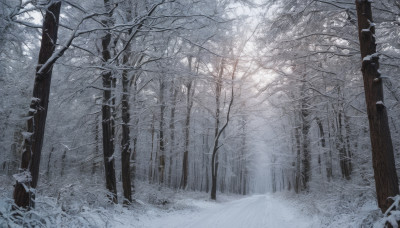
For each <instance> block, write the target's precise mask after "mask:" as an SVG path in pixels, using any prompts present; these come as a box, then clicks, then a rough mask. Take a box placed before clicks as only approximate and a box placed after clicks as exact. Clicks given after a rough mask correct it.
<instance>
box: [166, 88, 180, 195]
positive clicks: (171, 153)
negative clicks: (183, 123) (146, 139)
mask: <svg viewBox="0 0 400 228" xmlns="http://www.w3.org/2000/svg"><path fill="white" fill-rule="evenodd" d="M177 94H178V91H176V89H175V85H174V82H173V81H172V82H171V96H172V104H171V106H172V107H171V113H170V116H171V119H170V122H169V129H170V131H171V133H170V140H171V146H170V148H169V167H168V186H169V187H171V184H172V183H171V182H172V165H173V157H174V150H175V109H176V97H177Z"/></svg>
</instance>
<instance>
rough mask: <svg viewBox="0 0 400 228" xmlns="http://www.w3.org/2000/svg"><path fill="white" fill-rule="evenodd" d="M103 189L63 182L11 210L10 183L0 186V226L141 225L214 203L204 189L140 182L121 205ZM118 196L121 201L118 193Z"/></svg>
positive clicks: (223, 199) (221, 199) (227, 198)
mask: <svg viewBox="0 0 400 228" xmlns="http://www.w3.org/2000/svg"><path fill="white" fill-rule="evenodd" d="M0 188H1V187H0ZM103 189H104V188H103V187H102V186H84V187H83V186H81V185H77V184H75V185H65V186H63V187H61V188H60V189H58V190H57V191H56V190H55V189H52V190H53V191H52V193H53V196H47V195H46V193H47V194H48V195H51V194H49V193H50V192H49V190H47V191H43V190H41V191H38V196H37V200H36V207H35V209H33V210H31V211H28V212H22V211H15V210H11V208H12V202H13V200H12V198H11V193H12V187H9V186H7V187H2V189H0V190H1V193H0V194H1V195H0V227H132V226H133V227H142V226H143V225H144V224H146V223H148V221H150V220H152V219H153V218H155V217H163V216H169V215H170V214H175V213H191V212H193V211H196V210H198V209H199V208H206V207H208V206H211V205H215V202H214V201H211V200H210V199H209V194H207V193H203V192H190V191H181V190H172V189H169V188H163V187H158V186H157V185H150V184H147V183H143V182H139V183H137V188H136V193H135V194H134V200H135V202H134V203H133V204H132V205H130V206H128V207H123V206H122V205H121V204H118V205H112V204H110V203H109V202H108V198H107V196H106V192H105V191H104V190H103ZM237 198H238V196H236V195H219V198H218V201H217V202H226V201H230V200H233V199H237ZM119 199H120V201H121V196H119ZM17 214H18V215H17ZM16 215H17V216H16Z"/></svg>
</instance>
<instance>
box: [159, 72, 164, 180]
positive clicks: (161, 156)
mask: <svg viewBox="0 0 400 228" xmlns="http://www.w3.org/2000/svg"><path fill="white" fill-rule="evenodd" d="M164 90H165V82H164V78H161V79H160V129H159V137H160V138H159V146H160V148H159V149H160V153H159V157H158V159H159V160H158V174H159V179H158V180H159V183H160V184H164V177H165V147H164V111H165V101H164Z"/></svg>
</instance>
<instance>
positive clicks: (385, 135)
mask: <svg viewBox="0 0 400 228" xmlns="http://www.w3.org/2000/svg"><path fill="white" fill-rule="evenodd" d="M356 6H357V16H358V35H359V40H360V50H361V58H362V60H363V61H362V68H361V71H362V74H363V80H364V90H365V100H366V103H367V113H368V120H369V128H370V137H371V146H372V163H373V167H374V177H375V187H376V195H377V200H378V206H379V208H380V209H381V210H382V212H385V211H386V210H387V209H388V208H389V207H390V205H391V204H392V203H393V200H391V199H389V197H393V196H395V195H398V194H399V185H398V179H397V173H396V167H395V161H394V155H393V145H392V139H391V136H390V129H389V124H388V117H387V111H386V107H385V105H384V103H383V86H382V79H381V78H380V76H381V75H380V73H379V70H378V69H379V61H378V59H379V57H378V56H377V53H376V42H375V27H374V25H373V24H372V23H373V20H372V10H371V2H370V1H369V0H356Z"/></svg>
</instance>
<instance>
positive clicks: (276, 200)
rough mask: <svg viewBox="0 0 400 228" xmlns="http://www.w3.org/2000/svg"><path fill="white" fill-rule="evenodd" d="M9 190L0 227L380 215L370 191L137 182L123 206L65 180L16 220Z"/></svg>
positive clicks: (218, 223) (221, 226)
mask: <svg viewBox="0 0 400 228" xmlns="http://www.w3.org/2000/svg"><path fill="white" fill-rule="evenodd" d="M8 186H11V185H8ZM11 190H12V189H11V188H10V187H5V188H2V187H1V186H0V227H68V228H74V227H107V228H108V227H110V228H113V227H121V228H122V227H127V228H129V227H132V228H159V227H160V228H180V227H182V228H187V227H188V228H213V227H215V228H225V227H228V228H236V227H237V228H242V227H245V228H261V227H262V228H277V227H279V228H285V227H298V228H313V227H318V228H319V227H333V228H336V227H340V228H346V227H349V228H352V227H373V225H374V223H376V221H377V220H378V219H379V217H380V216H381V213H380V211H379V209H378V208H377V206H376V203H375V200H374V197H373V196H372V195H370V194H369V193H368V194H367V193H362V192H365V191H361V194H355V193H356V192H349V191H331V193H327V192H325V193H303V194H294V193H293V192H279V193H267V194H261V195H251V196H241V195H233V194H231V195H227V194H221V193H218V194H217V201H213V200H210V198H209V194H207V193H204V192H192V191H182V190H172V189H168V188H161V187H158V186H156V185H149V184H146V183H143V182H142V183H139V185H138V186H137V188H136V193H135V195H134V199H135V203H133V204H132V205H130V206H128V207H124V206H122V205H121V204H118V205H112V204H110V203H108V202H107V197H104V192H103V190H102V188H101V187H100V186H98V185H95V186H92V187H88V186H82V185H69V186H67V187H63V188H59V190H57V192H58V193H57V194H54V193H52V192H49V191H48V190H46V191H44V190H43V191H40V194H39V197H38V199H37V203H36V208H35V209H34V210H32V211H30V212H24V213H22V220H19V221H17V220H15V219H14V216H13V213H15V211H12V210H11V209H10V208H11V203H12V199H11V192H12V191H11ZM358 193H360V192H358ZM50 195H53V196H50ZM378 227H379V226H378Z"/></svg>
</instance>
